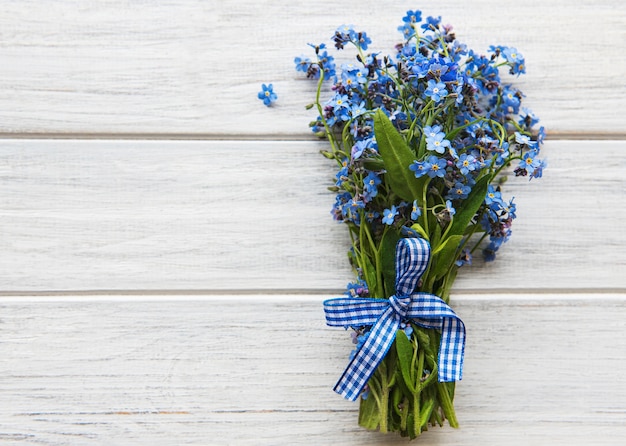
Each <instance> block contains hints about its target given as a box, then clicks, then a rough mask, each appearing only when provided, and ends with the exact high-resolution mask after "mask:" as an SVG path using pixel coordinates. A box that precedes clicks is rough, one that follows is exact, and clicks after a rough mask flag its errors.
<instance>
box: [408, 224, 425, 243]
mask: <svg viewBox="0 0 626 446" xmlns="http://www.w3.org/2000/svg"><path fill="white" fill-rule="evenodd" d="M411 229H413V230H414V231H417V232H418V233H419V235H421V236H422V237H424V238H425V239H426V240H428V239H429V237H428V234H427V233H426V231H425V230H424V228H422V225H420V224H419V223H414V224H413V225H412V226H411Z"/></svg>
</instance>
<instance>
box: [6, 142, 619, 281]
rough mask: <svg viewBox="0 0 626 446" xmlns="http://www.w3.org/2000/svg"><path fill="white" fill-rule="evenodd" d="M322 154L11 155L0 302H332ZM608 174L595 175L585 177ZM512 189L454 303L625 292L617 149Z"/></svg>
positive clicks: (573, 160) (308, 147)
mask: <svg viewBox="0 0 626 446" xmlns="http://www.w3.org/2000/svg"><path fill="white" fill-rule="evenodd" d="M322 147H324V145H323V144H322V143H314V142H286V141H285V142H276V141H274V142H243V141H213V142H206V141H205V142H201V141H70V140H48V141H17V140H14V141H8V140H5V141H2V142H0V177H1V178H2V183H3V193H2V194H0V231H1V233H2V234H3V236H2V237H1V238H0V250H1V251H2V253H3V255H2V256H1V257H0V271H2V274H1V275H0V290H2V291H5V292H6V291H9V292H11V291H51V290H193V289H200V290H266V291H269V290H283V291H285V290H287V291H288V290H339V289H343V288H344V287H345V285H346V283H347V282H348V281H350V280H351V279H352V273H351V271H350V269H349V265H348V261H347V258H346V251H347V249H348V244H349V242H348V239H349V238H348V234H347V229H346V228H344V227H342V225H340V224H337V223H335V222H334V221H333V220H332V218H331V217H330V213H329V210H330V207H331V205H332V203H333V201H334V196H333V194H331V193H330V192H328V191H326V186H327V185H329V184H330V181H332V179H333V175H334V170H333V166H332V164H331V163H330V162H329V161H328V160H326V159H324V158H323V157H322V156H320V155H319V153H318V151H319V149H320V148H322ZM590 152H593V153H594V154H595V155H594V160H602V162H601V166H602V172H601V176H600V174H599V171H597V170H596V169H589V168H585V167H583V166H586V165H587V164H588V163H589V162H590V161H589V153H590ZM544 154H545V156H546V157H547V159H548V161H549V169H548V170H546V173H545V176H544V178H542V179H540V180H532V181H530V182H529V181H528V180H527V179H525V178H511V179H509V182H508V183H507V185H506V186H507V189H505V192H506V191H507V190H508V192H506V193H505V196H506V197H507V198H510V197H515V202H516V203H517V214H518V219H517V220H516V221H515V224H514V226H513V231H514V234H513V237H512V238H511V240H510V241H509V242H508V243H507V244H506V245H505V246H504V247H503V248H502V249H501V251H500V253H499V259H498V261H496V262H494V263H489V264H484V263H482V262H481V261H480V260H479V259H477V260H476V262H475V264H474V265H473V266H472V267H471V270H470V271H468V273H467V274H465V275H464V274H461V275H460V277H459V279H458V282H457V288H456V289H457V290H465V291H467V290H494V289H495V290H498V289H507V290H509V291H516V290H518V291H520V290H521V291H528V290H541V289H548V290H550V289H551V290H558V289H564V288H566V289H572V288H575V289H581V288H597V289H624V288H626V278H625V276H624V275H623V274H622V272H623V271H624V270H626V260H625V259H626V257H624V255H623V253H624V252H625V251H626V241H625V240H624V238H623V237H621V236H620V234H621V232H622V222H623V221H625V220H626V208H624V207H623V206H620V205H619V203H621V202H622V201H623V198H624V196H625V191H626V180H625V178H624V175H623V172H624V171H625V169H626V146H625V143H624V142H623V141H618V142H610V141H550V142H548V143H547V144H546V146H545V149H544Z"/></svg>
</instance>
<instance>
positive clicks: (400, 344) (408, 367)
mask: <svg viewBox="0 0 626 446" xmlns="http://www.w3.org/2000/svg"><path fill="white" fill-rule="evenodd" d="M396 351H397V352H398V363H399V364H400V372H401V373H402V380H403V381H404V384H406V386H407V387H408V389H409V390H410V391H411V392H412V393H415V391H416V388H415V379H414V377H413V373H412V372H413V344H411V341H409V338H407V336H406V333H404V331H403V330H398V332H397V333H396Z"/></svg>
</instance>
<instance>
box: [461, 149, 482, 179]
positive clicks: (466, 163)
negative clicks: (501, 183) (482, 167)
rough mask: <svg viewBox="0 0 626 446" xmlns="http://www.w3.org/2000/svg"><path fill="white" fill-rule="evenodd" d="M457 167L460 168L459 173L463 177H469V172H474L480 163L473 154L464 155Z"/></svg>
mask: <svg viewBox="0 0 626 446" xmlns="http://www.w3.org/2000/svg"><path fill="white" fill-rule="evenodd" d="M456 167H458V168H459V171H460V172H461V173H462V174H463V175H467V174H468V173H469V172H473V171H474V170H476V168H477V167H478V162H477V161H476V158H474V156H472V155H471V154H467V153H464V154H463V155H461V156H460V157H459V159H458V160H457V162H456Z"/></svg>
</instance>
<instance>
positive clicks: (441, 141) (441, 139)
mask: <svg viewBox="0 0 626 446" xmlns="http://www.w3.org/2000/svg"><path fill="white" fill-rule="evenodd" d="M445 138H446V134H445V133H443V132H439V133H437V134H435V135H434V136H429V137H428V138H426V149H428V150H434V151H435V152H437V153H440V154H443V153H444V152H445V151H446V148H450V141H448V140H447V139H445Z"/></svg>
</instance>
